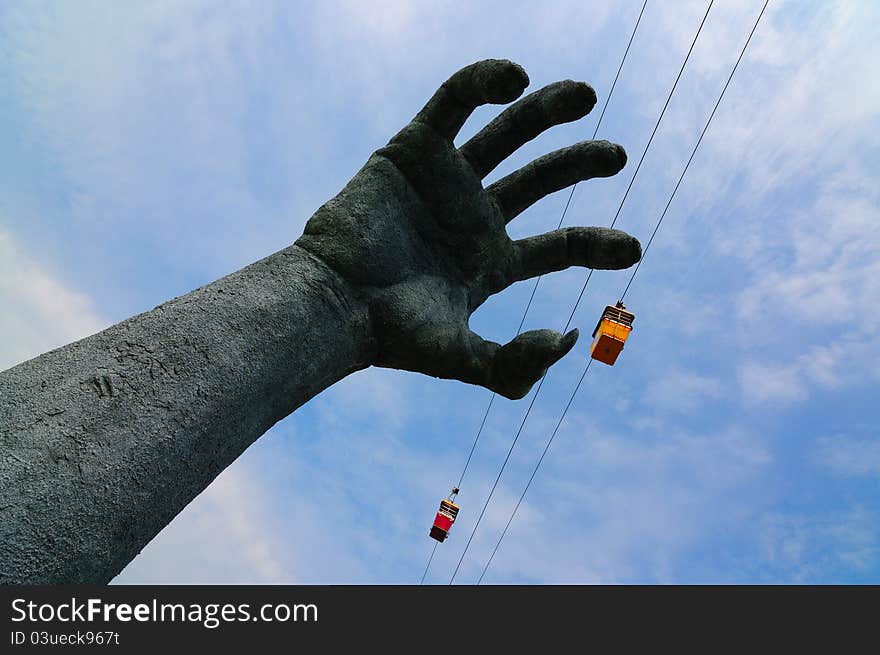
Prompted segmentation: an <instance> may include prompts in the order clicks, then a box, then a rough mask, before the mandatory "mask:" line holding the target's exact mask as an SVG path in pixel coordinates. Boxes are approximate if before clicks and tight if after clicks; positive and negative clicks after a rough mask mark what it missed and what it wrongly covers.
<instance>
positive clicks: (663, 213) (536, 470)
mask: <svg viewBox="0 0 880 655" xmlns="http://www.w3.org/2000/svg"><path fill="white" fill-rule="evenodd" d="M768 4H770V0H765V2H764V6H763V7H762V8H761V12H760V13H759V14H758V18H757V19H755V24H754V25H753V26H752V31H751V32H749V36H748V38H747V39H746V42H745V45H743V48H742V50H741V51H740V53H739V57H737V60H736V63H735V64H734V65H733V69H732V70H731V71H730V75H729V76H728V77H727V81H726V82H725V83H724V87H723V88H722V89H721V93H720V94H719V96H718V100H717V101H716V102H715V106H714V107H713V108H712V112H711V113H710V114H709V118H708V119H707V120H706V124H705V125H704V126H703V130H702V132H700V136H699V138H698V139H697V142H696V145H694V148H693V150H692V151H691V154H690V157H689V158H688V160H687V163H686V164H685V165H684V168H683V169H682V172H681V175H680V176H679V178H678V181H677V182H676V184H675V187H674V188H673V190H672V193H671V194H670V195H669V200H668V201H667V202H666V206H665V207H664V208H663V212H662V213H661V215H660V219H659V220H658V221H657V225H656V226H655V227H654V231H653V232H652V233H651V238H650V239H649V240H648V244H647V245H646V246H645V250H644V252H643V253H642V258H641V259H640V260H639V262H638V264H639V265H641V263H642V261H644V259H645V255H646V254H647V252H648V249H649V248H650V247H651V243H653V241H654V237H655V236H656V235H657V231H658V230H659V229H660V224H661V223H662V222H663V219H664V218H665V217H666V213H667V211H668V210H669V206H670V205H671V204H672V200H673V199H674V198H675V194H676V193H677V192H678V188H679V186H681V182H682V180H683V179H684V176H685V173H687V170H688V168H689V167H690V165H691V162H692V161H693V160H694V156H695V155H696V154H697V149H698V148H699V147H700V144H701V143H702V141H703V137H704V136H705V135H706V131H707V130H708V129H709V125H710V124H711V123H712V119H713V118H714V117H715V112H716V111H717V110H718V107H719V105H720V104H721V100H722V99H723V98H724V94H725V92H726V91H727V87H728V86H729V85H730V81H731V80H732V79H733V75H734V73H736V69H737V68H738V67H739V64H740V62H741V61H742V58H743V55H745V52H746V48H748V46H749V43H750V42H751V40H752V36H753V35H754V34H755V30H756V29H757V28H758V23H760V22H761V17H762V16H763V15H764V11H765V10H766V9H767V5H768ZM639 265H637V266H636V268H635V270H633V274H632V275H631V276H630V279H629V282H627V285H626V288H625V289H624V290H623V293H622V294H621V296H620V298H621V300H623V297H624V296H625V295H626V292H627V291H629V288H630V286H631V285H632V282H633V280H634V279H635V277H636V273H637V272H638V270H639ZM592 363H593V360H592V358H591V359H589V360H588V361H587V365H586V366H585V367H584V371H583V373H581V377H580V379H579V380H578V382H577V384H576V385H575V387H574V389H573V390H572V392H571V396H570V397H569V399H568V402H567V403H566V405H565V409H563V410H562V414H561V416H560V417H559V420H558V421H557V422H556V427H554V428H553V432H552V433H551V434H550V438H549V439H548V440H547V445H546V446H544V450H543V452H542V453H541V456H540V457H539V458H538V463H537V464H536V465H535V468H534V469H533V470H532V474H531V476H529V480H528V482H526V486H525V488H524V489H523V492H522V494H521V495H520V497H519V500H517V502H516V505H515V506H514V508H513V512H511V514H510V518H508V519H507V524H506V525H505V526H504V530H502V532H501V536H500V537H499V538H498V541H497V542H496V544H495V547H494V548H493V549H492V553H491V555H490V556H489V559H488V560H487V561H486V565H485V566H484V567H483V571H482V573H480V577H479V579H478V580H477V584H480V583H481V582H482V581H483V577H484V576H485V575H486V571H488V570H489V566H490V565H491V564H492V560H493V559H494V558H495V554H496V553H497V552H498V548H499V547H500V546H501V542H502V540H503V539H504V537H505V535H506V534H507V531H508V529H509V528H510V526H511V524H512V523H513V519H514V517H515V516H516V512H517V510H519V507H520V505H521V504H522V501H523V499H524V498H525V496H526V492H528V490H529V487H530V486H531V484H532V481H533V480H534V479H535V475H537V473H538V469H539V468H540V467H541V464H542V462H543V461H544V456H545V455H546V454H547V451H548V450H550V444H552V443H553V439H554V438H555V437H556V433H557V432H558V431H559V427H560V426H561V425H562V422H563V421H564V420H565V415H566V414H567V413H568V410H569V408H570V407H571V405H572V402H574V398H575V396H576V395H577V392H578V390H579V389H580V387H581V384H582V383H583V381H584V378H585V377H586V376H587V372H588V371H589V370H590V365H591V364H592Z"/></svg>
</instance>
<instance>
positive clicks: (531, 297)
mask: <svg viewBox="0 0 880 655" xmlns="http://www.w3.org/2000/svg"><path fill="white" fill-rule="evenodd" d="M647 6H648V0H645V1H644V2H643V3H642V8H641V10H640V11H639V15H638V17H637V18H636V24H635V25H634V26H633V30H632V33H631V34H630V36H629V41H628V42H627V44H626V49H625V50H624V51H623V57H621V59H620V65H619V66H618V67H617V72H616V73H615V75H614V80H613V81H612V83H611V89H610V90H609V92H608V97H607V98H606V99H605V103H604V105H603V106H602V111H601V113H600V114H599V120H598V121H596V128H595V129H594V130H593V136H592V138H593V139H595V138H596V135H597V134H598V133H599V127H600V126H601V125H602V119H603V118H604V117H605V110H606V109H608V105H609V104H610V103H611V97H612V96H613V95H614V89H615V87H616V86H617V80H618V79H619V78H620V72H621V71H622V70H623V65H624V63H626V58H627V55H628V54H629V50H630V47H631V46H632V43H633V39H635V36H636V32H637V31H638V29H639V24H640V23H641V21H642V16H643V15H644V13H645V7H647ZM576 188H577V182H575V184H574V185H573V186H572V187H571V192H570V193H569V194H568V199H567V200H566V202H565V207H564V208H563V210H562V215H561V216H560V218H559V223H558V224H557V226H556V229H557V230H558V229H559V228H561V227H562V223H563V222H564V221H565V215H566V214H567V213H568V208H569V206H570V205H571V199H572V197H573V196H574V192H575V189H576ZM542 277H543V276H542V275H539V276H538V277H537V279H535V284H534V286H533V287H532V292H531V294H530V295H529V300H528V302H527V303H526V307H525V309H524V310H523V314H522V318H520V321H519V326H518V327H517V328H516V335H514V336H519V334H520V333H521V332H522V328H523V325H524V324H525V321H526V316H528V313H529V309H531V307H532V301H533V300H534V299H535V293H536V292H537V291H538V285H539V284H540V283H541V278H542ZM581 294H582V295H583V292H581ZM570 320H571V319H569V321H570ZM565 329H566V330H567V329H568V324H566V327H565ZM564 331H565V330H563V332H564ZM542 381H543V380H542ZM497 395H498V394H496V393H494V392H493V393H492V395H491V397H490V398H489V403H488V405H487V406H486V412H485V413H484V414H483V420H482V421H481V422H480V427H479V428H478V429H477V434H476V436H475V437H474V442H473V444H472V445H471V450H470V453H468V456H467V461H466V462H465V464H464V469H463V470H462V472H461V477H459V479H458V484H457V485H455V486H456V488H461V484H462V482H464V476H465V474H466V473H467V470H468V466H470V463H471V458H473V456H474V451H475V450H476V448H477V442H479V440H480V435H481V434H482V433H483V428H484V427H485V425H486V420H487V419H488V418H489V412H490V411H491V410H492V404H493V403H494V402H495V397H496V396H497ZM533 402H534V401H533ZM438 545H439V542H437V543H435V544H434V547H433V548H432V549H431V555H430V557H429V558H428V563H427V564H426V565H425V571H424V573H422V578H421V580H420V581H419V584H422V583H424V581H425V576H427V575H428V570H429V569H430V568H431V562H432V561H433V559H434V554H435V553H436V552H437V546H438Z"/></svg>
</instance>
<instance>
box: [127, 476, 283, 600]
mask: <svg viewBox="0 0 880 655" xmlns="http://www.w3.org/2000/svg"><path fill="white" fill-rule="evenodd" d="M263 492H264V487H263V485H262V484H261V482H260V476H259V475H254V474H253V473H252V472H250V471H249V470H247V468H245V467H244V466H234V467H229V468H227V469H226V470H225V471H223V473H221V474H220V475H219V476H218V477H217V479H216V480H214V482H212V483H211V484H210V485H209V486H208V488H207V489H205V491H203V492H202V493H201V494H200V495H199V496H198V497H197V498H196V499H195V500H193V502H192V503H190V504H189V505H188V506H187V507H186V508H185V509H184V510H183V511H182V512H181V513H180V514H178V515H177V516H176V517H175V518H174V520H173V521H172V522H171V523H169V524H168V525H167V526H166V527H165V528H164V529H163V530H162V532H161V533H159V535H157V536H156V538H155V539H153V540H152V541H151V542H150V543H149V544H147V546H146V547H145V548H144V550H143V551H142V552H141V553H140V554H139V555H138V556H137V557H136V558H135V559H134V560H132V562H131V563H130V564H129V565H128V566H127V567H126V568H125V569H124V570H123V571H122V573H120V575H118V576H117V577H116V578H115V579H114V583H116V584H212V583H214V584H216V583H217V581H218V579H220V578H221V577H222V580H223V581H224V582H225V583H227V584H284V583H287V584H292V583H294V582H296V580H295V578H294V577H293V575H295V573H293V574H292V573H291V571H289V570H288V568H287V567H288V566H289V554H290V550H291V549H290V546H289V545H288V544H286V543H285V542H284V541H282V540H281V539H280V538H279V535H278V534H277V530H273V529H272V528H271V527H269V526H272V524H273V520H272V516H271V514H272V513H271V511H270V510H269V508H270V507H271V503H270V502H268V499H267V498H265V497H264V494H263ZM284 556H286V557H284Z"/></svg>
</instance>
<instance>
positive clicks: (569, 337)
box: [559, 328, 580, 356]
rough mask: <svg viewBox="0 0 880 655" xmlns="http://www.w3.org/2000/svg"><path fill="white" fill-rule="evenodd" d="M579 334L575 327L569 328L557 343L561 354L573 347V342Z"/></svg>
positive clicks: (575, 341)
mask: <svg viewBox="0 0 880 655" xmlns="http://www.w3.org/2000/svg"><path fill="white" fill-rule="evenodd" d="M579 336H580V332H579V331H578V329H577V328H574V329H573V330H569V331H568V332H567V333H566V334H565V335H564V336H563V337H562V339H561V341H560V344H559V350H560V351H561V353H562V355H563V356H565V355H567V354H568V353H569V352H570V351H571V349H572V348H574V344H576V343H577V340H578V337H579Z"/></svg>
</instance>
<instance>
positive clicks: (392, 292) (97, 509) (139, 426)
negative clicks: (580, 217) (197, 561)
mask: <svg viewBox="0 0 880 655" xmlns="http://www.w3.org/2000/svg"><path fill="white" fill-rule="evenodd" d="M527 85H528V77H527V75H526V73H525V71H523V69H522V68H520V67H519V66H517V65H516V64H513V63H511V62H509V61H504V60H486V61H481V62H478V63H475V64H472V65H470V66H467V67H465V68H463V69H462V70H460V71H458V72H457V73H455V74H454V75H453V76H452V77H451V78H450V79H449V80H447V81H446V82H445V83H444V84H443V85H442V86H441V87H440V89H439V90H438V91H437V92H436V93H435V94H434V96H433V97H432V98H431V99H430V100H429V101H428V103H427V105H425V107H424V108H423V109H422V110H421V111H420V112H419V113H418V114H417V115H416V116H415V118H414V119H413V120H412V121H411V122H410V123H409V124H408V125H407V126H406V127H404V128H403V129H402V130H401V131H400V132H399V133H398V134H397V135H395V136H394V137H393V138H392V139H391V141H390V142H389V143H388V145H387V146H385V147H383V148H381V149H379V150H378V151H377V152H375V153H374V154H373V155H372V156H371V157H370V158H369V160H368V161H367V163H366V164H365V165H364V167H363V168H362V169H361V170H360V171H359V172H358V173H357V175H355V177H354V178H353V179H352V180H351V181H350V182H349V183H348V184H347V185H346V186H345V188H344V189H343V190H342V191H341V192H340V193H339V194H338V195H337V196H336V197H334V198H333V199H331V200H329V201H328V202H327V203H326V204H325V205H323V206H322V207H321V208H320V209H318V211H317V212H315V214H314V216H312V218H311V219H310V220H309V221H308V223H307V225H306V228H305V232H304V234H303V235H302V236H301V237H300V238H299V239H298V240H297V241H296V242H295V243H294V244H293V245H291V246H289V247H287V248H284V249H283V250H280V251H278V252H276V253H275V254H273V255H270V256H268V257H266V258H265V259H262V260H260V261H258V262H255V263H253V264H251V265H249V266H246V267H245V268H243V269H241V270H239V271H236V272H235V273H232V274H230V275H228V276H226V277H223V278H221V279H219V280H217V281H215V282H213V283H211V284H208V285H206V286H204V287H201V288H199V289H196V290H195V291H192V292H191V293H188V294H186V295H184V296H181V297H179V298H175V299H173V300H170V301H168V302H166V303H164V304H162V305H159V306H158V307H156V308H154V309H152V310H151V311H148V312H145V313H143V314H139V315H137V316H134V317H132V318H130V319H128V320H125V321H123V322H121V323H118V324H116V325H113V326H111V327H109V328H107V329H106V330H104V331H102V332H99V333H97V334H94V335H92V336H90V337H87V338H85V339H82V340H81V341H77V342H75V343H72V344H69V345H66V346H64V347H62V348H58V349H56V350H53V351H51V352H48V353H45V354H43V355H41V356H39V357H36V358H34V359H31V360H29V361H27V362H24V363H22V364H19V365H18V366H15V367H13V368H11V369H9V370H7V371H4V372H3V373H0V440H2V441H0V446H2V452H0V583H82V582H86V583H105V582H108V581H109V580H111V579H112V578H113V577H114V576H115V575H116V574H117V573H119V571H121V570H122V568H123V567H124V566H125V565H126V564H127V563H128V562H129V561H131V559H132V558H134V556H135V555H137V554H138V552H140V550H141V549H142V548H143V547H144V545H146V544H147V542H149V541H150V539H152V538H153V537H154V536H155V535H156V534H157V533H158V532H159V531H160V530H161V529H162V528H163V527H164V526H165V525H166V524H167V523H168V522H170V521H171V519H173V518H174V517H175V516H176V515H177V514H178V513H179V512H180V511H181V510H182V509H183V508H184V507H185V506H186V504H187V503H189V502H190V501H191V500H192V499H193V498H194V497H195V496H196V495H198V494H199V493H200V492H201V491H202V490H203V489H204V488H205V487H206V486H207V485H208V484H209V483H210V482H211V481H212V480H213V479H214V478H215V477H216V476H217V475H218V474H219V473H220V472H221V471H222V470H223V469H224V468H226V467H227V466H228V465H229V464H230V463H232V462H233V461H234V460H235V458H236V457H238V456H239V455H240V454H241V453H242V452H243V451H244V450H245V449H246V448H247V447H248V446H249V445H250V444H251V443H253V441H254V440H256V439H257V438H258V437H259V436H260V435H262V434H263V433H264V432H265V431H266V430H268V429H269V428H270V427H271V426H272V425H273V424H274V423H276V422H277V421H279V420H280V419H282V418H284V417H285V416H287V415H288V414H290V413H291V412H293V411H294V410H295V409H296V408H298V407H299V406H300V405H302V404H303V403H305V402H306V401H308V400H309V399H310V398H312V397H313V396H315V395H316V394H318V393H320V392H321V391H322V390H323V389H325V388H327V387H328V386H330V385H332V384H333V383H335V382H336V381H338V380H340V379H341V378H343V377H345V376H346V375H348V374H349V373H352V372H354V371H357V370H361V369H364V368H367V367H368V366H371V365H373V366H383V367H391V368H398V369H406V370H410V371H418V372H421V373H426V374H428V375H432V376H436V377H440V378H447V379H454V380H461V381H464V382H468V383H471V384H477V385H481V386H484V387H486V388H488V389H491V390H493V391H495V392H497V393H499V394H501V395H503V396H506V397H508V398H521V397H523V396H524V395H525V394H526V393H527V392H528V390H529V389H530V388H531V386H532V385H533V384H534V383H535V382H536V381H537V380H538V379H539V378H540V377H541V375H543V373H544V372H545V371H546V370H547V368H548V367H549V366H551V365H552V364H553V363H555V362H556V361H557V360H558V359H559V358H561V357H562V356H563V355H565V354H566V353H567V352H568V351H569V350H570V349H571V348H572V347H573V346H574V343H575V341H576V339H577V331H576V330H573V331H572V332H570V333H568V334H566V335H562V334H559V333H558V332H554V331H552V330H535V331H531V332H525V333H523V334H521V335H519V336H518V337H516V338H515V339H514V340H513V341H511V342H510V343H508V344H506V345H500V344H497V343H493V342H491V341H487V340H484V339H482V338H481V337H480V336H479V335H477V334H475V333H474V332H472V331H471V330H470V328H469V327H468V319H469V317H470V315H471V313H473V311H474V310H475V309H476V308H477V307H479V306H480V305H481V304H482V303H483V302H484V301H485V300H486V299H487V298H488V297H489V296H490V295H492V294H494V293H498V292H499V291H501V290H503V289H504V288H506V287H507V286H509V285H510V284H512V283H514V282H516V281H518V280H524V279H527V278H531V277H534V276H537V275H542V274H544V273H548V272H551V271H558V270H562V269H565V268H568V267H569V266H584V267H591V268H599V269H619V268H625V267H627V266H630V265H632V264H633V263H635V262H636V261H638V259H639V257H640V255H641V249H640V246H639V243H638V241H636V240H635V239H634V238H632V237H630V236H628V235H626V234H624V233H623V232H619V231H616V230H609V229H603V228H583V227H570V228H565V229H561V230H556V231H553V232H549V233H547V234H542V235H539V236H534V237H530V238H526V239H521V240H519V241H512V240H511V239H510V238H509V237H508V235H507V233H506V231H505V224H506V223H507V222H508V221H510V220H512V219H513V218H515V217H516V216H517V215H518V214H519V213H521V212H522V211H524V210H525V209H526V208H527V207H529V206H530V205H531V204H533V203H534V202H536V201H537V200H539V199H540V198H542V197H543V196H545V195H547V194H549V193H552V192H554V191H557V190H560V189H562V188H565V187H567V186H570V185H572V184H574V183H576V182H578V181H581V180H587V179H589V178H593V177H605V176H610V175H614V174H615V173H617V172H618V171H619V170H620V169H621V168H622V167H623V165H624V164H625V162H626V155H625V153H624V151H623V148H621V147H620V146H617V145H613V144H611V143H607V142H605V141H586V142H582V143H578V144H576V145H573V146H570V147H568V148H563V149H561V150H557V151H555V152H552V153H550V154H549V155H546V156H544V157H541V158H539V159H537V160H535V161H533V162H532V163H530V164H529V165H527V166H525V167H524V168H522V169H520V170H518V171H516V172H514V173H512V174H510V175H508V176H507V177H504V178H502V179H501V180H499V181H498V182H496V183H494V184H492V185H490V186H488V187H487V188H484V187H483V185H482V183H481V180H482V178H484V177H485V176H486V175H487V174H488V173H490V172H491V171H492V170H493V169H494V168H495V167H496V166H497V165H498V164H499V163H500V162H501V161H502V160H503V159H504V158H505V157H507V156H508V155H510V154H511V153H512V152H514V151H515V150H516V149H517V148H519V147H520V146H521V145H523V144H524V143H526V142H527V141H529V140H531V139H533V138H535V137H536V136H537V135H538V134H540V133H541V132H542V131H544V130H546V129H547V128H549V127H551V126H553V125H557V124H560V123H565V122H569V121H573V120H576V119H578V118H581V117H583V116H584V115H586V114H587V113H588V112H589V111H590V110H591V109H592V107H593V105H594V104H595V102H596V96H595V93H594V92H593V90H592V89H591V88H590V87H589V86H587V85H586V84H583V83H578V82H572V81H564V82H558V83H556V84H551V85H549V86H547V87H544V88H543V89H540V90H539V91H536V92H535V93H532V94H531V95H528V96H526V97H524V98H523V99H521V100H519V101H518V102H516V103H515V104H513V105H511V106H510V107H508V108H507V109H506V110H505V111H504V112H502V113H501V114H500V115H499V116H498V117H497V118H496V119H495V120H493V121H492V122H491V123H489V124H488V125H487V126H486V127H485V128H483V129H482V130H481V131H480V132H479V133H478V134H477V135H476V136H474V137H473V138H472V139H471V140H469V141H468V142H467V143H465V144H464V145H463V146H461V147H460V148H456V147H455V146H454V145H453V138H454V137H455V136H456V134H457V132H458V131H459V129H460V128H461V127H462V125H463V124H464V122H465V120H466V119H467V117H468V115H469V114H470V113H471V112H472V111H473V110H474V109H475V108H476V107H477V106H479V105H482V104H486V103H496V104H500V103H508V102H511V101H513V100H515V99H516V98H517V97H519V96H520V94H521V93H522V92H523V90H524V89H525V87H526V86H527Z"/></svg>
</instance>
